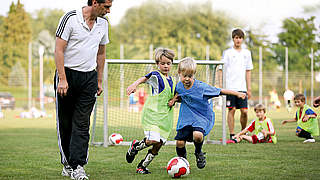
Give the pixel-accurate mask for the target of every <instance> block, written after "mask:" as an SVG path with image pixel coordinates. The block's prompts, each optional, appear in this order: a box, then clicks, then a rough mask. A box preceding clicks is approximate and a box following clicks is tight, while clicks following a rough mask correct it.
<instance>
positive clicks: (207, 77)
mask: <svg viewBox="0 0 320 180" xmlns="http://www.w3.org/2000/svg"><path fill="white" fill-rule="evenodd" d="M209 59H210V46H209V45H207V46H206V60H207V61H209ZM213 74H214V73H213ZM206 80H207V81H206V82H207V83H209V65H206ZM213 85H214V84H213Z"/></svg>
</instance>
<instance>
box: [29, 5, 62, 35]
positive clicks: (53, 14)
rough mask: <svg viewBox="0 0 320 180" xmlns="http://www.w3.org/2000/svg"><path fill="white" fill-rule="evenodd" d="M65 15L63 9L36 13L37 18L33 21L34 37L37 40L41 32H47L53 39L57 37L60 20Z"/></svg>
mask: <svg viewBox="0 0 320 180" xmlns="http://www.w3.org/2000/svg"><path fill="white" fill-rule="evenodd" d="M63 14H64V11H63V10H61V9H47V8H43V9H40V10H38V11H36V12H35V18H33V19H32V22H31V24H32V35H33V39H34V40H36V38H37V37H38V35H39V34H40V32H41V31H43V30H47V31H48V32H49V34H50V35H51V36H52V37H55V32H56V29H57V26H58V23H59V19H60V18H61V16H62V15H63Z"/></svg>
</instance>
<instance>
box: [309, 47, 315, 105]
mask: <svg viewBox="0 0 320 180" xmlns="http://www.w3.org/2000/svg"><path fill="white" fill-rule="evenodd" d="M313 75H314V74H313V48H311V94H310V96H311V100H310V105H311V104H312V102H313Z"/></svg>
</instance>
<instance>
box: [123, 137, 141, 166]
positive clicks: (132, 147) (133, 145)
mask: <svg viewBox="0 0 320 180" xmlns="http://www.w3.org/2000/svg"><path fill="white" fill-rule="evenodd" d="M138 144H139V141H138V140H133V141H132V142H131V144H130V147H129V149H128V152H127V154H126V160H127V162H128V163H132V161H133V160H134V157H135V156H136V155H137V154H138V151H137V150H136V146H137V145H138Z"/></svg>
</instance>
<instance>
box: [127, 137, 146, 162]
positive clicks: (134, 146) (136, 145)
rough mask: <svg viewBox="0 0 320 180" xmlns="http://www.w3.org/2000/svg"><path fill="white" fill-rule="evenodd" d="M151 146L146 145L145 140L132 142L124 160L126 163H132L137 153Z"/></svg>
mask: <svg viewBox="0 0 320 180" xmlns="http://www.w3.org/2000/svg"><path fill="white" fill-rule="evenodd" d="M150 145H151V144H148V143H146V138H144V139H143V140H141V141H138V140H133V141H132V142H131V144H130V147H129V149H128V152H127V154H126V160H127V162H128V163H132V161H133V160H134V158H135V156H136V155H137V154H138V151H141V150H142V149H145V148H147V147H149V146H150Z"/></svg>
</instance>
